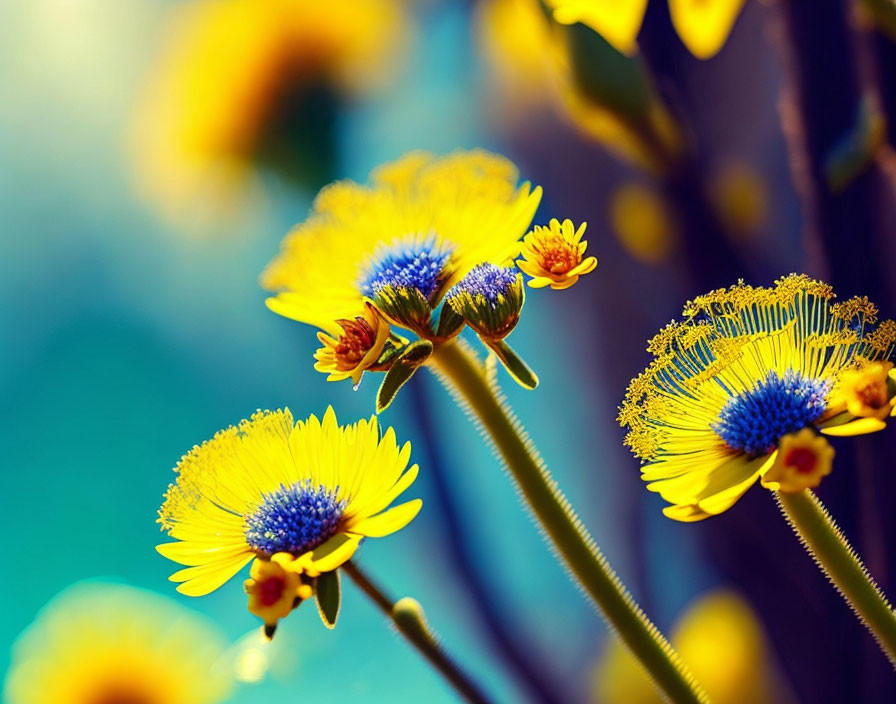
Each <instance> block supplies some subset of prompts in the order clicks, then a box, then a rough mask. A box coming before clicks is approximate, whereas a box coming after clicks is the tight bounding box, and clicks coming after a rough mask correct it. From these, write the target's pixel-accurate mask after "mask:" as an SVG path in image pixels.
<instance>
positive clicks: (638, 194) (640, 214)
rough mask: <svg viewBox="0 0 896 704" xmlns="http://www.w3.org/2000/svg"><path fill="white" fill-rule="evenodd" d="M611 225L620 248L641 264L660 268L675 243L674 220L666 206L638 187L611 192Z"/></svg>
mask: <svg viewBox="0 0 896 704" xmlns="http://www.w3.org/2000/svg"><path fill="white" fill-rule="evenodd" d="M610 222H611V223H612V225H613V231H614V232H615V234H616V239H617V240H618V241H619V244H621V245H622V247H623V248H624V249H625V251H626V252H628V253H629V254H630V255H631V256H632V257H633V258H634V259H637V260H638V261H639V262H642V263H644V264H660V263H661V262H663V261H664V260H665V259H666V258H667V257H668V256H669V255H670V254H671V253H672V251H673V250H674V249H675V247H676V245H677V242H678V231H677V230H676V229H675V224H674V223H675V219H674V216H673V215H672V214H671V213H670V212H669V208H668V206H667V205H666V202H665V201H664V200H663V198H662V197H661V196H660V195H659V194H658V193H657V192H656V191H654V190H653V189H651V188H648V187H646V186H641V185H639V184H637V183H627V184H625V185H622V186H620V187H619V188H617V189H616V190H615V191H614V192H613V194H612V196H611V198H610Z"/></svg>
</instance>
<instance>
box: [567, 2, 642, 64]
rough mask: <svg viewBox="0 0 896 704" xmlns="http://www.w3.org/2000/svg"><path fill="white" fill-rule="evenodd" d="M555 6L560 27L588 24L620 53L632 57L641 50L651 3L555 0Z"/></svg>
mask: <svg viewBox="0 0 896 704" xmlns="http://www.w3.org/2000/svg"><path fill="white" fill-rule="evenodd" d="M549 4H550V3H549ZM552 4H553V5H554V19H555V20H556V21H557V22H559V23H560V24H575V23H576V22H581V23H582V24H587V25H588V26H589V27H591V29H593V30H594V31H595V32H597V33H598V34H600V35H601V36H602V37H603V38H604V39H606V40H607V42H609V44H611V45H612V46H613V48H614V49H616V50H617V51H620V52H622V53H623V54H628V55H631V54H634V53H635V51H637V49H638V45H637V43H636V41H635V39H636V38H637V36H638V32H639V31H640V29H641V23H642V22H643V21H644V11H645V10H646V9H647V0H553V3H552Z"/></svg>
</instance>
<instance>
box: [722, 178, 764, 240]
mask: <svg viewBox="0 0 896 704" xmlns="http://www.w3.org/2000/svg"><path fill="white" fill-rule="evenodd" d="M710 195H711V197H712V201H713V204H714V205H715V209H716V212H717V213H718V215H719V218H720V219H721V221H722V224H724V226H725V228H726V229H727V230H728V232H730V233H731V234H732V235H736V236H741V237H749V236H755V235H758V234H760V232H761V229H762V227H763V226H764V225H765V222H766V220H767V218H768V207H769V193H768V186H767V185H766V182H765V179H763V177H762V174H760V173H759V172H758V171H757V170H756V169H755V168H754V167H752V166H750V165H749V164H745V163H740V162H730V163H728V164H725V165H724V166H723V167H722V168H721V169H719V171H718V172H717V173H715V174H714V175H713V178H712V180H711V193H710Z"/></svg>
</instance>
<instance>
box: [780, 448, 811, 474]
mask: <svg viewBox="0 0 896 704" xmlns="http://www.w3.org/2000/svg"><path fill="white" fill-rule="evenodd" d="M817 462H818V458H817V457H816V456H815V453H814V452H812V450H810V449H809V448H808V447H795V448H793V449H792V450H791V451H790V452H788V453H787V457H785V458H784V464H785V465H787V466H788V467H793V468H794V469H795V470H796V471H797V472H799V473H800V474H809V473H810V472H812V471H813V470H814V469H815V465H816V463H817Z"/></svg>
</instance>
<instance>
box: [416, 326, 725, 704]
mask: <svg viewBox="0 0 896 704" xmlns="http://www.w3.org/2000/svg"><path fill="white" fill-rule="evenodd" d="M431 361H432V364H433V365H434V366H435V367H436V370H437V371H438V372H440V376H441V377H442V378H443V381H444V382H445V383H446V385H447V386H448V388H449V389H450V390H451V391H452V392H453V393H454V395H455V397H456V398H457V399H458V401H459V402H460V403H461V404H462V405H466V406H468V408H469V409H470V411H471V413H472V414H474V415H475V417H476V419H477V420H478V422H479V423H480V424H481V426H482V428H483V429H484V430H485V431H486V432H487V433H488V435H489V437H490V438H491V440H492V442H493V443H494V447H495V449H496V450H497V451H498V452H499V453H500V455H501V457H502V458H503V459H504V462H505V463H506V465H507V468H508V469H509V471H510V473H511V475H512V476H513V478H514V480H515V481H516V484H517V486H518V487H519V489H520V491H521V493H522V496H523V498H524V499H525V501H526V504H527V505H528V506H529V508H530V509H531V511H532V512H533V514H534V515H535V517H536V518H537V519H538V522H539V523H540V524H541V527H542V528H543V529H544V532H545V534H546V535H547V537H548V538H549V539H550V541H551V543H552V544H553V546H554V547H555V548H556V549H557V551H558V552H559V553H560V555H561V556H562V557H563V560H564V561H565V563H566V566H567V568H568V569H569V571H570V572H571V573H572V575H573V576H574V577H575V579H576V580H577V581H578V582H579V583H580V584H581V586H582V587H584V589H585V590H586V591H587V593H588V594H589V595H590V596H591V598H592V599H593V600H594V602H595V604H596V605H597V607H598V608H599V609H600V610H601V611H602V612H603V614H604V616H605V617H606V619H607V620H608V621H609V622H610V624H611V625H612V626H613V628H614V629H615V631H616V633H617V634H618V635H619V636H620V637H621V638H622V640H623V641H624V642H625V643H626V645H628V647H629V648H630V649H631V651H632V652H633V653H634V654H635V656H636V657H637V658H638V659H639V660H640V661H641V663H642V664H643V665H644V667H645V668H646V670H647V672H649V673H650V675H651V676H652V677H653V679H654V680H655V681H656V684H657V685H658V686H659V688H660V689H661V690H662V691H663V692H664V693H665V694H666V696H667V697H668V698H669V699H670V700H671V701H673V702H707V701H708V699H707V697H706V695H705V694H704V693H703V691H702V690H701V689H700V687H699V685H698V684H697V683H696V681H695V680H694V678H693V676H692V675H691V674H690V673H689V672H688V670H687V668H685V666H684V664H683V663H682V662H681V660H680V658H679V657H678V654H677V653H676V652H675V650H674V649H673V648H672V646H671V645H670V644H669V642H668V641H667V640H666V639H665V638H664V637H663V635H662V634H661V633H660V632H659V630H658V629H657V627H656V626H654V625H653V623H651V621H650V620H649V619H648V618H647V616H646V615H645V614H644V612H643V611H641V609H640V607H639V606H638V605H637V604H636V603H635V600H634V599H632V597H631V595H630V594H629V593H628V591H627V590H626V588H625V585H623V584H622V582H621V581H620V579H619V578H618V577H617V576H616V574H615V573H614V572H613V570H612V568H611V567H610V565H609V563H608V562H607V560H606V558H605V557H604V556H603V555H602V554H601V552H600V550H599V549H598V547H597V545H596V544H595V542H594V540H593V538H592V537H591V536H590V535H589V534H588V532H587V530H586V529H585V527H584V526H583V525H582V522H581V521H580V520H579V519H578V517H577V516H576V514H575V512H574V511H573V510H572V507H571V506H570V505H569V502H568V501H567V500H566V497H564V496H563V494H562V492H561V491H560V489H559V488H557V485H556V483H555V482H554V480H553V479H552V478H551V475H550V473H549V472H548V470H547V467H545V465H544V463H543V462H542V461H541V459H540V457H539V456H538V453H537V451H536V450H535V448H534V446H533V445H532V443H531V441H530V440H529V439H528V437H527V436H526V434H525V431H524V430H523V429H522V427H521V426H520V424H519V422H518V421H517V420H516V419H515V418H514V416H513V414H512V412H511V411H510V410H509V408H508V407H507V406H506V405H505V404H504V402H503V400H502V399H501V397H500V395H499V393H500V392H499V391H498V390H497V389H496V388H495V386H494V385H493V384H492V383H491V382H490V381H489V377H488V375H487V373H486V370H485V369H484V368H483V366H482V365H481V364H480V363H479V362H478V361H477V360H476V357H475V356H474V355H473V353H472V352H471V351H470V350H469V348H468V347H467V346H466V344H465V343H463V342H452V343H447V344H444V345H441V346H439V347H437V348H436V351H435V352H434V353H433V356H432V358H431Z"/></svg>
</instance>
